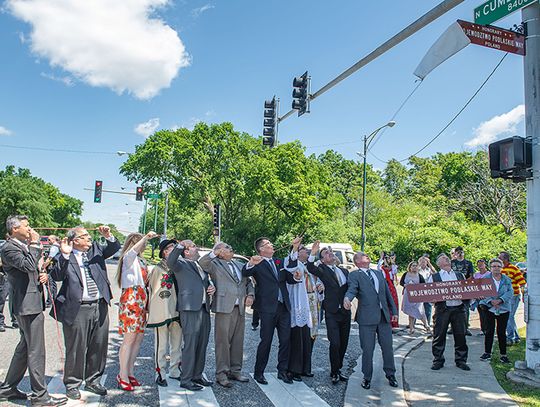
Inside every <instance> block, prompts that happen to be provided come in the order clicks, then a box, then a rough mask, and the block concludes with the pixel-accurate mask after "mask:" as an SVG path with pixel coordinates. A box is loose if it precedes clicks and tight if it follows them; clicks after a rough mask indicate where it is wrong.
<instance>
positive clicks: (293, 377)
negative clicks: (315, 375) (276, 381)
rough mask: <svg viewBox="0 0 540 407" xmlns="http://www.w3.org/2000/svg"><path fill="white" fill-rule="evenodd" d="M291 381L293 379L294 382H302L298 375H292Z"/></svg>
mask: <svg viewBox="0 0 540 407" xmlns="http://www.w3.org/2000/svg"><path fill="white" fill-rule="evenodd" d="M292 379H293V380H294V381H295V382H301V381H302V377H301V376H300V375H299V374H293V375H292Z"/></svg>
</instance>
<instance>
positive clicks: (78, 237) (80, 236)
mask: <svg viewBox="0 0 540 407" xmlns="http://www.w3.org/2000/svg"><path fill="white" fill-rule="evenodd" d="M82 238H87V239H92V237H91V236H90V234H89V233H83V234H82V235H78V236H75V237H74V238H73V239H82Z"/></svg>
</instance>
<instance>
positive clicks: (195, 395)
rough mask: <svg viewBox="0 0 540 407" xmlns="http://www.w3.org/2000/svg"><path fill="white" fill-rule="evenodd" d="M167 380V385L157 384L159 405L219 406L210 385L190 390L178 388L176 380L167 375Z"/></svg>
mask: <svg viewBox="0 0 540 407" xmlns="http://www.w3.org/2000/svg"><path fill="white" fill-rule="evenodd" d="M167 381H168V383H169V385H168V386H167V387H161V386H158V390H159V405H160V406H173V407H174V406H182V407H183V406H185V407H187V406H189V407H199V406H200V407H219V404H218V401H217V400H216V396H214V392H213V391H212V388H211V387H204V388H203V389H202V390H200V391H190V390H186V389H182V388H181V387H180V388H179V387H178V382H177V381H176V380H173V379H169V378H168V377H167ZM171 382H172V383H171Z"/></svg>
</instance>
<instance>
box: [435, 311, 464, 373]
mask: <svg viewBox="0 0 540 407" xmlns="http://www.w3.org/2000/svg"><path fill="white" fill-rule="evenodd" d="M434 320H435V324H434V326H433V343H432V345H431V351H432V353H433V364H441V365H443V364H444V360H445V359H444V349H445V347H446V331H447V330H448V325H449V324H452V334H453V335H454V359H455V362H456V363H466V362H467V355H468V353H469V348H468V347H467V342H466V340H465V331H466V329H467V314H466V312H465V306H464V305H463V304H461V305H459V306H457V307H447V306H444V307H437V308H436V310H435V315H434Z"/></svg>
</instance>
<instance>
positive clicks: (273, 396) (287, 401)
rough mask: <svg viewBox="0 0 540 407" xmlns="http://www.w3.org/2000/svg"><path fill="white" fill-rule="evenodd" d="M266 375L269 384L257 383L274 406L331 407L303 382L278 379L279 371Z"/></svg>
mask: <svg viewBox="0 0 540 407" xmlns="http://www.w3.org/2000/svg"><path fill="white" fill-rule="evenodd" d="M264 377H265V378H266V381H267V382H268V384H259V383H257V384H258V385H259V387H260V388H261V390H262V391H264V393H265V394H266V397H268V398H269V399H270V401H271V402H272V404H274V406H279V407H304V406H317V407H329V406H328V404H327V403H326V402H325V401H324V400H323V399H321V398H320V397H319V396H317V394H316V393H315V392H314V391H313V390H312V389H311V388H310V387H309V386H307V385H305V384H304V383H303V382H293V384H286V383H283V382H282V381H281V380H278V378H277V373H265V375H264Z"/></svg>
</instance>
